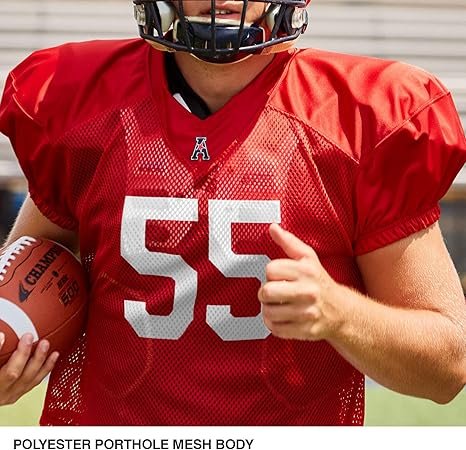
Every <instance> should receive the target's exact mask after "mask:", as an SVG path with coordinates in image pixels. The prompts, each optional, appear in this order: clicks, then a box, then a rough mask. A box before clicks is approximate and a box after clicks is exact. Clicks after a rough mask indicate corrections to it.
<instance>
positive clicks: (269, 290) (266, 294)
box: [262, 283, 273, 300]
mask: <svg viewBox="0 0 466 450" xmlns="http://www.w3.org/2000/svg"><path fill="white" fill-rule="evenodd" d="M272 295H273V286H272V285H271V284H270V283H266V284H264V286H262V297H263V299H264V300H269V299H270V297H271V296H272Z"/></svg>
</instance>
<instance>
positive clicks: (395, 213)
mask: <svg viewBox="0 0 466 450" xmlns="http://www.w3.org/2000/svg"><path fill="white" fill-rule="evenodd" d="M465 161H466V142H465V136H464V132H463V128H462V126H461V123H460V120H459V117H458V113H457V112H456V109H455V106H454V103H453V100H452V98H451V95H450V94H449V93H447V92H444V93H443V94H439V95H437V96H436V97H435V98H433V99H431V100H430V101H428V102H426V103H425V104H424V105H422V106H421V107H420V108H419V109H418V110H417V111H416V112H415V113H414V114H412V115H411V116H410V117H409V118H408V119H407V120H404V121H403V122H402V123H401V124H400V125H399V126H398V127H396V128H395V129H394V130H392V131H391V132H390V133H388V135H387V136H386V137H384V138H383V139H382V140H381V141H380V142H379V143H378V144H377V145H376V147H375V148H373V149H372V150H371V151H370V152H367V153H366V154H363V155H362V156H361V160H360V164H359V169H358V174H357V176H356V182H355V191H354V196H355V200H354V204H355V212H356V220H357V227H356V230H357V231H356V239H355V246H354V251H355V254H356V255H360V254H364V253H368V252H370V251H373V250H376V249H378V248H381V247H384V246H386V245H388V244H391V243H393V242H396V241H398V240H400V239H402V238H405V237H407V236H409V235H411V234H413V233H416V232H418V231H420V230H422V229H424V228H427V227H428V226H430V225H432V224H433V223H434V222H436V221H437V220H438V219H439V216H440V209H439V206H438V202H439V200H440V199H441V198H442V197H443V196H444V195H445V193H446V192H447V190H448V188H449V187H450V185H451V184H452V182H453V180H454V178H455V176H456V175H457V173H458V172H459V170H461V167H462V166H463V165H464V163H465Z"/></svg>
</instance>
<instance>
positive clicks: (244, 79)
mask: <svg viewBox="0 0 466 450" xmlns="http://www.w3.org/2000/svg"><path fill="white" fill-rule="evenodd" d="M272 59H273V55H253V56H251V57H249V58H247V59H245V60H243V61H239V62H237V63H235V64H226V65H222V64H210V63H206V62H205V61H202V60H200V59H197V58H195V57H193V56H192V55H190V54H189V53H184V52H176V53H175V60H176V64H177V65H178V67H179V69H180V71H181V73H182V74H183V77H184V79H185V80H186V82H187V83H188V84H189V85H190V86H191V89H192V90H193V91H194V92H195V93H196V94H197V95H199V97H201V98H202V100H204V102H205V103H206V105H207V106H208V108H209V110H210V111H211V112H212V113H215V112H216V111H218V110H219V109H220V108H221V107H222V106H224V105H225V104H226V103H227V102H228V101H229V100H230V99H231V98H232V97H233V96H234V95H235V94H237V93H238V92H240V91H241V90H242V89H244V88H245V87H246V86H247V85H248V84H249V83H250V82H251V81H252V80H254V78H256V77H257V75H258V74H259V73H260V72H262V71H263V70H264V69H265V68H266V67H267V66H268V65H269V64H270V63H271V62H272Z"/></svg>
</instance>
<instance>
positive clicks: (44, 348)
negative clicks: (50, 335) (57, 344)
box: [40, 341, 50, 353]
mask: <svg viewBox="0 0 466 450" xmlns="http://www.w3.org/2000/svg"><path fill="white" fill-rule="evenodd" d="M49 348H50V344H49V342H48V341H42V342H41V343H40V349H41V351H43V352H44V353H46V352H48V351H49Z"/></svg>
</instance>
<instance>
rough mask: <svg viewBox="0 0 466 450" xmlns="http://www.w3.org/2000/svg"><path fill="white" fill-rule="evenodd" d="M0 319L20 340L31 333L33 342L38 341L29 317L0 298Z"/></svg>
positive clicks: (12, 304)
mask: <svg viewBox="0 0 466 450" xmlns="http://www.w3.org/2000/svg"><path fill="white" fill-rule="evenodd" d="M0 319H1V320H3V321H4V322H6V323H7V324H8V325H9V326H10V327H11V328H12V329H13V331H14V332H15V333H16V335H17V336H18V338H20V337H21V336H22V335H23V334H25V333H31V334H32V336H33V337H34V341H38V340H39V335H38V334H37V330H36V327H35V326H34V324H33V323H32V321H31V319H30V318H29V316H28V315H27V314H26V313H25V312H24V311H23V310H22V309H21V308H20V307H18V306H16V305H15V304H14V303H12V302H10V301H9V300H6V299H4V298H2V297H0Z"/></svg>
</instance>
